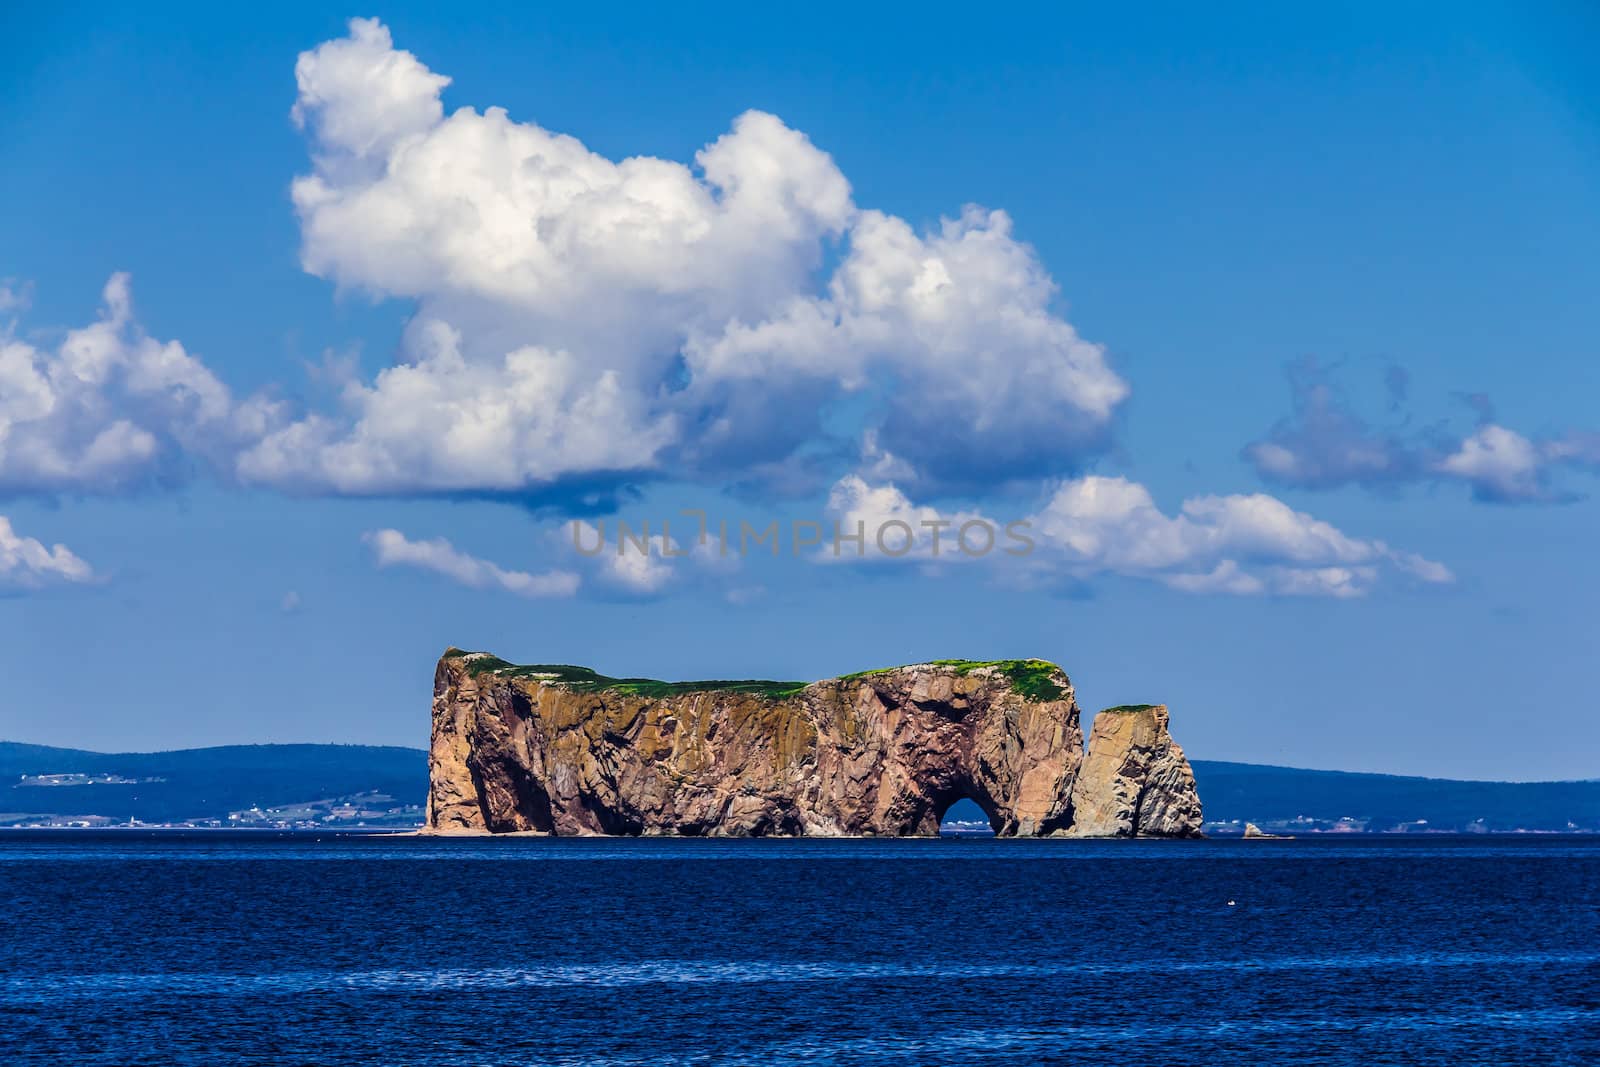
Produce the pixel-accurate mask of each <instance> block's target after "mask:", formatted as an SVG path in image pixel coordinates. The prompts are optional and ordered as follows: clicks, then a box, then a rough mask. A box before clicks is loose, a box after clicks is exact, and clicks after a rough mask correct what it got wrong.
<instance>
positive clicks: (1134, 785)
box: [427, 649, 1200, 837]
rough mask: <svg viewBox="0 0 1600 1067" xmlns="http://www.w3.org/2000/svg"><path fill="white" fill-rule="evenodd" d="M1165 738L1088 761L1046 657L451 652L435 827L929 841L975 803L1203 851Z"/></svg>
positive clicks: (435, 748) (1122, 733)
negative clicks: (854, 670)
mask: <svg viewBox="0 0 1600 1067" xmlns="http://www.w3.org/2000/svg"><path fill="white" fill-rule="evenodd" d="M1108 716H1109V717H1110V718H1109V720H1108ZM1102 723H1108V725H1107V726H1106V727H1105V728H1104V729H1102ZM1166 731H1167V713H1166V709H1165V708H1152V709H1145V710H1141V711H1138V712H1135V713H1130V712H1127V711H1116V710H1113V711H1108V712H1103V713H1101V715H1100V716H1098V717H1097V719H1096V721H1095V727H1094V736H1093V741H1092V743H1091V747H1090V754H1089V756H1088V758H1087V759H1086V758H1085V756H1084V748H1083V733H1082V730H1081V729H1080V727H1079V724H1078V705H1077V702H1076V701H1075V700H1074V699H1073V692H1072V683H1071V682H1069V681H1068V680H1067V676H1066V675H1065V674H1063V673H1062V672H1061V669H1060V668H1059V667H1056V666H1055V665H1053V664H1050V663H1046V662H1044V661H1042V660H1004V661H999V662H993V663H974V662H969V661H964V660H944V661H939V662H936V663H922V664H916V665H913V666H908V667H895V668H892V669H888V670H880V671H868V672H865V673H862V674H853V675H847V676H845V677H842V678H830V679H827V680H825V681H820V682H812V683H811V684H809V685H805V684H802V683H798V682H671V683H669V682H656V681H651V680H648V679H638V678H625V679H618V678H607V677H604V676H602V675H598V674H596V673H595V672H593V671H591V670H589V669H587V668H584V667H569V666H529V667H519V666H514V665H512V664H510V663H507V662H505V661H504V660H501V659H498V658H496V657H494V656H490V655H488V654H486V653H482V652H470V653H469V652H462V651H460V650H458V649H450V650H449V651H447V652H446V653H445V654H444V657H443V658H442V659H441V660H440V661H439V666H438V669H437V671H436V672H435V675H434V697H433V740H432V746H431V751H430V753H429V776H430V785H429V795H428V817H427V828H428V830H429V831H431V832H435V833H485V832H487V833H510V832H534V833H549V834H561V835H576V834H656V835H668V834H670V835H683V836H731V837H738V836H761V835H812V836H851V835H884V836H906V835H926V836H932V835H936V834H937V833H938V832H939V820H940V817H941V816H942V815H943V814H944V812H945V810H946V809H947V808H949V806H950V805H951V804H952V803H954V802H955V801H956V800H958V799H960V798H962V797H970V798H971V799H972V800H974V801H976V802H977V803H978V805H979V806H980V807H981V808H983V810H984V812H986V813H987V815H988V817H989V822H990V824H991V825H992V826H993V827H994V830H995V832H996V833H997V834H1000V835H1002V836H1034V837H1038V836H1122V837H1129V836H1161V837H1197V836H1199V834H1200V800H1199V797H1198V796H1197V795H1196V793H1195V785H1194V776H1193V774H1191V773H1190V771H1189V764H1188V762H1187V761H1186V760H1185V759H1184V757H1183V751H1182V750H1181V749H1179V748H1178V746H1177V745H1176V744H1174V743H1173V742H1172V739H1171V738H1170V737H1169V736H1167V732H1166Z"/></svg>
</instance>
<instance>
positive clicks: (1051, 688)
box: [445, 648, 1150, 710]
mask: <svg viewBox="0 0 1600 1067" xmlns="http://www.w3.org/2000/svg"><path fill="white" fill-rule="evenodd" d="M465 656H471V657H472V658H471V659H469V660H467V664H466V669H467V673H468V674H470V675H472V676H473V677H474V678H476V677H478V676H479V675H481V674H499V675H505V676H507V677H511V678H528V679H535V680H538V681H543V682H552V683H554V684H557V685H562V686H565V687H567V688H569V689H573V690H576V691H578V692H581V693H598V692H616V693H628V694H632V695H635V696H643V697H652V698H657V699H659V698H662V697H670V696H680V695H682V694H685V693H709V692H733V693H749V694H752V695H754V696H760V697H766V698H768V699H772V700H781V699H782V698H784V697H789V696H793V695H794V694H796V693H798V692H800V690H802V689H804V688H805V687H806V685H807V683H806V682H773V681H766V680H762V679H745V680H742V681H729V680H718V681H701V682H663V681H659V680H657V679H655V678H610V677H607V676H606V675H604V674H600V673H598V672H596V671H593V670H590V669H589V668H588V667H575V666H572V665H571V664H566V663H535V664H517V663H508V662H507V661H505V660H503V659H501V658H500V657H499V656H491V655H489V654H487V653H470V652H463V651H462V650H461V649H459V648H449V649H446V650H445V658H447V659H459V658H462V657H465ZM930 665H931V666H935V667H949V668H952V669H953V670H954V671H955V672H956V673H957V674H970V673H972V672H973V671H975V670H979V669H981V668H993V669H994V670H997V671H999V672H1000V673H1001V674H1002V675H1004V676H1005V677H1006V679H1007V680H1008V681H1009V682H1010V683H1011V688H1012V690H1013V691H1014V692H1016V693H1017V694H1018V695H1020V696H1021V697H1023V699H1025V700H1028V701H1031V702H1033V703H1035V704H1038V703H1043V702H1045V701H1047V700H1060V699H1061V697H1062V696H1063V695H1065V693H1066V690H1065V689H1064V688H1062V686H1061V685H1060V684H1059V683H1058V682H1057V681H1056V680H1055V679H1056V675H1057V674H1058V673H1059V671H1060V668H1059V667H1057V666H1056V665H1055V664H1054V663H1050V662H1049V661H1047V660H1042V659H995V660H972V659H936V660H932V661H931V664H930ZM903 669H904V668H903V667H880V668H878V669H877V670H871V671H857V672H856V673H854V674H846V675H842V676H841V677H840V679H839V680H840V681H841V682H852V681H857V680H859V679H862V678H867V677H871V676H873V675H879V674H888V673H889V672H890V671H897V670H903ZM1141 706H1142V707H1149V706H1150V705H1141ZM1110 710H1133V709H1132V708H1131V707H1130V708H1126V709H1110Z"/></svg>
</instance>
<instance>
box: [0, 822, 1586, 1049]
mask: <svg viewBox="0 0 1600 1067" xmlns="http://www.w3.org/2000/svg"><path fill="white" fill-rule="evenodd" d="M0 1063H4V1064H33V1063H38V1064H56V1063H72V1064H119V1065H121V1064H216V1063H259V1064H274V1065H276V1064H300V1063H304V1064H322V1065H335V1064H356V1063H383V1064H443V1065H449V1064H482V1065H501V1064H570V1065H589V1064H596V1065H598V1064H640V1065H675V1064H823V1063H866V1064H884V1065H894V1064H942V1063H963V1064H968V1063H970V1064H1034V1063H1073V1064H1102V1063H1116V1064H1128V1063H1137V1064H1210V1063H1217V1064H1273V1065H1283V1064H1361V1065H1363V1067H1366V1065H1372V1064H1379V1063H1403V1064H1417V1065H1433V1064H1438V1065H1450V1067H1460V1065H1465V1064H1485V1065H1489V1064H1493V1065H1496V1067H1500V1065H1508V1064H1517V1065H1521V1064H1574V1065H1577V1064H1585V1065H1587V1064H1595V1063H1600V840H1597V839H1595V838H1577V837H1574V838H1555V837H1548V838H1546V837H1515V838H1486V837H1471V838H1454V837H1415V838H1414V837H1381V838H1380V837H1365V838H1363V837H1341V838H1316V839H1302V840H1297V841H1271V842H1266V841H1264V842H1242V841H1237V840H1235V841H1220V840H1217V841H1199V842H1159V841H1126V842H1071V841H996V840H992V839H973V838H955V839H952V838H945V839H941V840H936V841H705V840H543V839H528V838H517V839H492V840H487V839H452V840H439V839H429V838H406V837H377V836H360V835H306V834H270V833H181V832H147V831H118V832H104V833H99V832H88V831H68V832H49V831H19V832H6V833H0Z"/></svg>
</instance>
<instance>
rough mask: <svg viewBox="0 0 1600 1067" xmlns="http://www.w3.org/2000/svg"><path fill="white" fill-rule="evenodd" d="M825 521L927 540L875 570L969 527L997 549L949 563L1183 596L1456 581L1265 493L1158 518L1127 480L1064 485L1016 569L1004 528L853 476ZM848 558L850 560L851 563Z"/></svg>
mask: <svg viewBox="0 0 1600 1067" xmlns="http://www.w3.org/2000/svg"><path fill="white" fill-rule="evenodd" d="M829 506H830V511H831V512H832V513H833V514H834V515H835V516H837V517H839V519H841V520H843V521H844V522H846V523H849V524H850V525H852V526H853V525H854V523H856V522H857V521H861V522H865V524H866V526H867V531H868V540H869V542H871V541H873V540H874V534H873V531H874V529H875V528H877V527H878V526H879V525H881V524H882V523H885V522H889V521H899V522H903V523H905V524H907V525H910V526H912V527H913V528H917V529H921V530H926V531H927V532H926V533H922V534H920V535H919V540H918V542H917V544H916V548H915V550H914V551H913V552H911V553H907V554H899V553H898V548H899V546H900V544H901V543H902V542H903V540H904V537H903V535H902V534H901V533H900V532H898V531H897V532H896V533H895V534H893V535H892V537H891V538H890V540H891V541H892V544H891V548H893V549H895V550H896V551H895V552H894V553H883V552H872V551H870V550H869V552H868V553H867V555H868V556H869V557H873V558H879V559H881V558H884V557H885V556H886V555H894V556H895V558H899V559H903V560H911V561H916V562H927V561H928V560H929V559H930V558H931V556H932V551H931V550H932V543H931V538H932V534H933V530H932V525H933V524H934V523H937V522H942V523H946V524H948V527H947V528H948V529H949V530H959V529H960V528H961V527H962V526H963V525H964V524H967V523H983V524H987V525H988V526H989V527H990V529H991V530H993V531H994V541H993V544H994V548H992V549H991V550H990V551H987V552H978V551H976V549H978V548H979V547H980V546H983V545H985V544H987V543H988V542H987V540H986V538H987V536H988V535H986V534H983V533H982V532H981V531H977V530H976V527H974V531H975V532H974V533H973V534H972V536H971V537H970V538H969V543H970V544H971V545H972V547H973V548H974V551H973V552H969V553H962V552H959V551H951V546H950V539H949V534H948V533H947V534H946V535H945V537H946V540H945V545H946V550H945V552H944V553H943V556H942V558H944V559H947V560H958V561H959V560H972V559H984V560H989V561H991V562H992V561H996V560H1006V562H1007V563H1008V564H1009V563H1015V564H1016V565H1017V566H1026V567H1029V568H1033V569H1036V570H1038V571H1042V572H1047V573H1049V572H1053V573H1059V574H1065V575H1070V576H1072V577H1075V578H1080V579H1082V578H1091V577H1094V576H1096V575H1102V574H1115V575H1121V576H1125V577H1131V578H1143V579H1148V580H1151V581H1157V582H1160V583H1162V584H1164V585H1167V586H1169V587H1170V588H1173V589H1177V590H1180V591H1182V592H1189V593H1229V594H1235V595H1251V594H1261V593H1275V594H1280V595H1289V596H1331V597H1353V596H1360V595H1362V594H1364V593H1366V592H1367V591H1368V590H1370V589H1371V588H1372V587H1373V586H1375V585H1376V584H1377V583H1378V582H1379V581H1380V580H1381V578H1382V576H1383V575H1384V574H1385V573H1386V572H1387V573H1391V574H1402V575H1406V576H1409V577H1411V578H1413V579H1416V580H1420V581H1423V582H1428V583H1447V582H1450V581H1453V576H1452V575H1451V573H1450V571H1449V569H1448V568H1446V567H1445V566H1443V565H1442V564H1439V563H1435V562H1433V561H1431V560H1427V559H1424V558H1422V557H1421V556H1417V555H1415V554H1412V553H1408V552H1402V551H1398V550H1395V549H1393V548H1391V547H1390V546H1388V545H1387V544H1385V543H1384V542H1382V541H1376V540H1363V539H1360V538H1355V537H1351V536H1349V535H1347V534H1345V533H1343V532H1341V531H1340V530H1338V529H1337V528H1335V527H1334V526H1332V525H1331V524H1329V523H1327V522H1324V521H1322V520H1320V519H1316V518H1314V517H1312V516H1310V515H1307V514H1305V513H1304V512H1299V511H1295V510H1294V509H1293V508H1291V507H1289V506H1288V505H1287V504H1285V503H1283V501H1281V500H1278V499H1276V498H1275V497H1271V496H1267V495H1265V494H1262V493H1255V494H1249V495H1231V496H1198V497H1192V498H1190V499H1188V500H1186V501H1184V502H1183V504H1182V505H1181V506H1180V507H1179V509H1178V512H1177V513H1176V514H1171V515H1169V514H1167V513H1166V512H1163V511H1162V510H1161V509H1160V508H1159V507H1158V506H1157V505H1156V502H1155V499H1154V498H1153V497H1152V496H1151V494H1150V491H1149V490H1148V489H1146V488H1145V487H1144V486H1142V485H1140V484H1138V483H1137V482H1132V481H1129V480H1127V479H1125V478H1110V477H1101V476H1090V477H1085V478H1078V479H1074V480H1070V481H1066V482H1063V483H1061V484H1060V485H1059V486H1058V487H1057V488H1056V490H1055V492H1054V493H1053V494H1052V495H1051V496H1050V498H1049V499H1048V500H1047V501H1046V502H1045V504H1044V506H1043V507H1042V508H1041V509H1039V510H1038V511H1037V512H1035V513H1034V514H1032V515H1029V516H1027V517H1025V518H1023V519H1019V520H1014V521H1015V522H1017V523H1020V524H1024V525H1020V526H1018V531H1019V532H1020V533H1023V534H1025V535H1026V537H1027V538H1028V539H1029V540H1031V542H1032V543H1033V545H1034V548H1033V550H1032V551H1031V552H1028V553H1026V554H1025V555H1023V556H1021V558H1013V559H1007V557H1008V556H1015V555H1017V554H1018V553H1007V552H1006V549H1007V548H1015V549H1017V550H1018V552H1019V553H1020V550H1021V547H1022V542H1021V541H1020V540H1013V539H1010V538H1008V537H1007V536H1006V534H1005V530H1006V528H1007V526H1008V525H1009V524H1008V523H1005V522H1002V521H1000V520H998V519H995V518H991V517H985V516H983V515H981V514H978V513H973V512H963V513H953V514H951V513H942V512H939V511H938V510H937V509H934V508H930V507H926V506H917V505H915V504H913V503H912V502H911V500H910V498H908V497H907V496H906V494H905V493H904V492H902V491H901V490H900V489H898V488H896V487H895V486H893V485H887V484H885V485H876V486H874V485H869V484H867V483H866V482H865V481H864V480H863V479H861V478H860V477H859V476H849V477H847V478H845V479H842V480H841V481H840V482H839V483H838V485H836V486H835V489H834V493H833V495H832V497H831V499H830V505H829ZM844 558H855V557H854V556H853V555H851V554H846V556H845V557H844Z"/></svg>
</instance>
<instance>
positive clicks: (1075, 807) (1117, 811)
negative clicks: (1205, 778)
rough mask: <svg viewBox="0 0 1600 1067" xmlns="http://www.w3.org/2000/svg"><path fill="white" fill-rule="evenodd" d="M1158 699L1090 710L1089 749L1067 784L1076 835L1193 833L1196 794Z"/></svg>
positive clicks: (1197, 809) (1196, 830)
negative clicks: (1091, 721) (1092, 726)
mask: <svg viewBox="0 0 1600 1067" xmlns="http://www.w3.org/2000/svg"><path fill="white" fill-rule="evenodd" d="M1167 720H1168V715H1167V707H1166V705H1165V704H1128V705H1124V706H1122V707H1116V708H1107V709H1106V710H1104V711H1102V712H1101V713H1100V714H1098V715H1096V716H1095V717H1094V730H1093V731H1092V732H1091V733H1090V735H1089V755H1088V756H1087V757H1086V758H1085V759H1084V761H1083V766H1082V767H1080V768H1079V769H1078V777H1077V779H1076V780H1075V781H1074V782H1073V785H1072V827H1071V833H1072V834H1073V835H1074V836H1076V837H1198V836H1200V823H1201V818H1200V793H1199V791H1198V790H1197V789H1196V788H1195V784H1194V771H1193V770H1191V769H1190V767H1189V761H1188V759H1187V758H1185V757H1184V754H1183V749H1181V748H1179V747H1178V743H1177V742H1176V741H1174V740H1173V739H1172V735H1171V734H1170V733H1168V732H1167Z"/></svg>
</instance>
